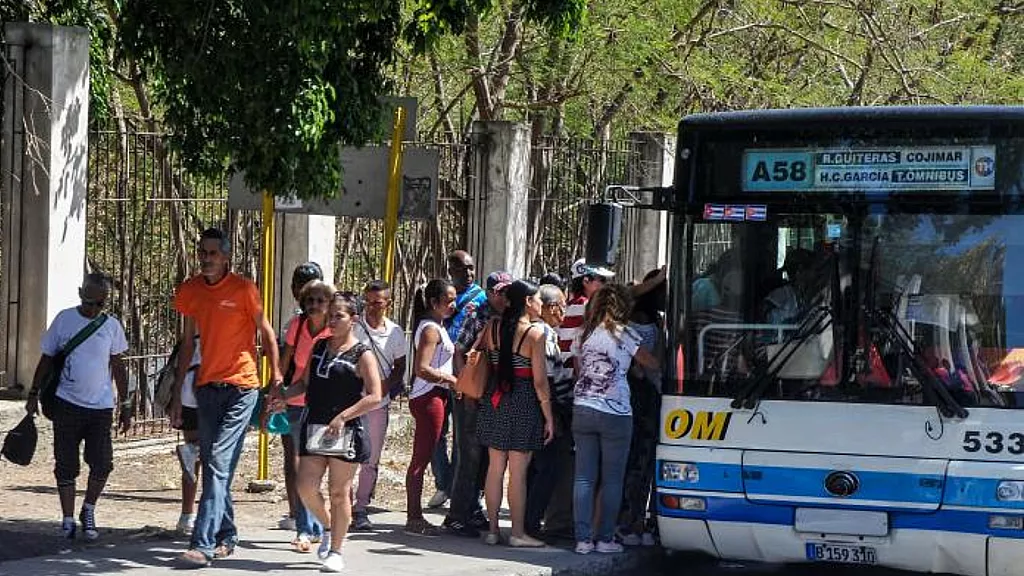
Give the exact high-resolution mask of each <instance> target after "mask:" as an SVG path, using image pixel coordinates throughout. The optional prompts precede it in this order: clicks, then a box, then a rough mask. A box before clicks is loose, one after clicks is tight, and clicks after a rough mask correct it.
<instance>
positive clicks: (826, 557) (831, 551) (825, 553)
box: [807, 542, 878, 564]
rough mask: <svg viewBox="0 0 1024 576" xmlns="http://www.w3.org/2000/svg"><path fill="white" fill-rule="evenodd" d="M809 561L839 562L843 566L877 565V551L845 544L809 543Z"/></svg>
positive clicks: (867, 547)
mask: <svg viewBox="0 0 1024 576" xmlns="http://www.w3.org/2000/svg"><path fill="white" fill-rule="evenodd" d="M807 559H808V560H813V561H816V562H839V563H841V564H877V563H878V556H877V555H876V554H875V549H874V548H871V547H869V546H849V545H845V544H824V543H816V542H809V543H808V544H807Z"/></svg>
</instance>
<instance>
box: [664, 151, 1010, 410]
mask: <svg viewBox="0 0 1024 576" xmlns="http://www.w3.org/2000/svg"><path fill="white" fill-rule="evenodd" d="M822 142H824V140H821V141H819V142H817V143H816V144H814V143H812V146H806V143H804V142H794V140H793V139H792V138H789V139H788V140H787V141H785V142H781V143H779V144H778V146H777V148H775V147H773V146H774V145H775V143H774V142H772V141H771V139H770V138H764V137H762V138H761V140H760V141H758V142H757V143H756V146H752V145H751V144H750V142H749V141H744V140H743V139H742V138H741V137H736V136H735V135H732V136H731V137H730V138H729V139H724V140H723V141H712V142H708V143H706V144H705V145H704V148H703V151H704V154H703V155H702V156H701V157H700V162H696V163H695V165H696V166H698V168H696V169H695V170H697V174H696V175H695V176H694V177H693V179H692V181H693V182H694V185H693V189H692V190H691V191H690V196H689V198H688V203H687V208H686V211H687V214H686V215H687V216H688V217H687V218H685V219H682V220H684V221H685V223H677V226H679V228H678V230H677V238H680V239H681V242H679V243H677V244H676V245H677V247H678V248H677V249H678V250H679V253H677V254H675V255H674V256H673V257H674V258H675V261H676V262H677V263H679V264H681V266H680V268H682V270H683V271H682V272H678V271H677V275H676V276H675V278H676V279H677V280H676V281H677V282H678V283H679V285H680V286H679V289H678V290H676V291H675V296H674V301H675V303H674V304H673V306H674V310H675V314H676V317H675V328H676V332H675V334H676V338H677V341H678V343H679V353H678V355H677V359H676V365H675V366H674V369H675V371H676V373H677V374H678V376H677V379H676V380H677V384H676V389H675V392H677V393H679V392H682V393H683V394H687V395H700V396H715V397H729V398H733V399H736V400H742V399H746V400H752V401H756V400H761V399H784V400H806V401H827V402H869V403H888V404H909V405H937V406H939V407H940V410H943V412H944V413H948V414H951V415H952V414H959V415H965V413H964V412H962V408H966V407H974V406H982V407H999V408H1016V407H1018V405H1022V404H1024V211H1022V210H1021V208H1020V202H1019V199H1020V195H1021V191H1022V190H1024V186H1021V181H1022V174H1024V171H1022V170H1021V167H1022V166H1024V161H1022V156H1024V154H1022V150H1024V147H1022V146H1021V145H1020V142H1019V141H1017V140H1002V141H1001V142H1000V145H999V146H996V145H993V144H991V142H992V140H991V139H982V138H976V139H973V140H968V139H965V140H963V141H961V142H958V143H957V146H943V144H948V142H942V141H941V139H937V138H936V137H935V136H934V135H931V137H930V139H929V140H928V141H927V142H926V143H925V145H922V146H913V145H907V142H910V143H911V144H915V142H914V141H913V139H912V138H910V137H909V136H908V137H905V138H902V139H901V140H900V142H901V143H900V144H898V145H896V144H893V141H891V140H890V141H888V142H885V144H887V145H888V146H890V148H886V147H885V146H884V145H879V144H878V143H877V142H871V141H867V140H864V141H857V140H856V139H850V140H848V141H847V142H846V143H844V144H843V146H835V145H831V144H823V143H822ZM997 150H998V152H997ZM996 157H998V162H996V160H995V158H996Z"/></svg>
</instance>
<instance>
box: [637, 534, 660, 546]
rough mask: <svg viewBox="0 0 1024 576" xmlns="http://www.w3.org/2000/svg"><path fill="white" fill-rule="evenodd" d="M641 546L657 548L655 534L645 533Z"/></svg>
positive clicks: (641, 539) (641, 538)
mask: <svg viewBox="0 0 1024 576" xmlns="http://www.w3.org/2000/svg"><path fill="white" fill-rule="evenodd" d="M640 545H641V546H657V545H658V541H657V540H655V539H654V534H651V533H650V532H644V535H643V536H641V537H640Z"/></svg>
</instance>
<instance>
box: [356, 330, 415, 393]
mask: <svg viewBox="0 0 1024 576" xmlns="http://www.w3.org/2000/svg"><path fill="white" fill-rule="evenodd" d="M353 330H355V336H356V339H357V340H359V341H360V342H362V343H363V344H366V346H367V347H368V348H369V349H370V352H372V353H373V355H374V357H375V358H376V359H377V366H378V367H379V368H380V381H381V383H382V384H383V382H384V381H385V380H387V379H388V378H389V377H390V376H391V370H392V369H394V367H395V361H396V360H398V359H399V358H405V357H406V355H407V351H408V349H409V341H408V340H407V339H406V337H405V331H404V330H402V327H401V326H399V325H398V324H395V323H394V322H392V321H391V320H389V319H387V318H385V319H384V328H383V329H381V330H377V329H374V328H373V327H371V326H370V325H369V324H368V323H366V321H365V319H364V320H361V321H360V322H359V323H358V324H356V326H355V328H353ZM382 396H383V400H381V402H380V406H378V408H382V407H384V406H387V405H388V404H389V403H390V402H391V396H390V395H389V394H388V391H387V390H383V391H382Z"/></svg>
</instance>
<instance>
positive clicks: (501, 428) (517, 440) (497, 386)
mask: <svg viewBox="0 0 1024 576" xmlns="http://www.w3.org/2000/svg"><path fill="white" fill-rule="evenodd" d="M505 297H506V298H507V299H508V307H507V308H506V309H505V311H504V313H502V315H501V318H500V319H493V320H491V321H490V322H489V323H488V324H487V326H485V327H484V330H485V331H486V332H485V333H486V335H485V336H484V342H483V345H482V348H484V349H485V350H487V356H488V359H489V361H490V363H491V371H490V372H491V374H490V380H489V382H488V384H487V389H486V390H485V391H484V395H483V398H481V400H480V407H479V411H480V412H479V415H478V416H477V428H476V433H477V437H478V439H479V441H480V443H481V444H483V445H484V446H487V451H488V457H489V465H488V468H487V481H486V483H485V486H484V494H485V498H486V501H487V517H488V520H489V521H490V531H489V533H488V534H487V539H486V541H487V543H488V544H497V543H498V542H499V540H500V538H499V533H498V511H499V510H500V509H501V500H502V492H503V490H502V488H503V485H504V481H505V470H506V468H507V469H508V471H509V476H510V478H509V488H508V502H509V508H511V512H512V534H511V536H510V537H509V545H510V546H514V547H517V548H534V547H539V546H543V545H544V543H543V542H541V541H540V540H537V539H535V538H532V537H530V536H528V535H527V534H526V531H525V522H524V515H525V511H526V472H527V470H528V469H529V466H530V458H531V456H532V455H533V452H534V451H535V450H540V449H541V448H543V447H544V446H545V445H546V444H547V443H548V442H550V441H551V439H552V438H553V437H554V421H553V419H552V416H551V392H550V390H549V389H548V376H547V364H546V358H547V357H546V350H545V343H546V341H545V337H544V331H543V330H542V329H541V328H540V327H538V326H536V325H535V324H533V323H532V321H531V317H537V316H539V315H540V308H541V302H540V298H538V297H537V287H536V286H535V285H533V284H531V283H529V282H526V281H524V280H517V281H515V282H513V283H512V284H511V285H509V287H508V288H506V289H505Z"/></svg>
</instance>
